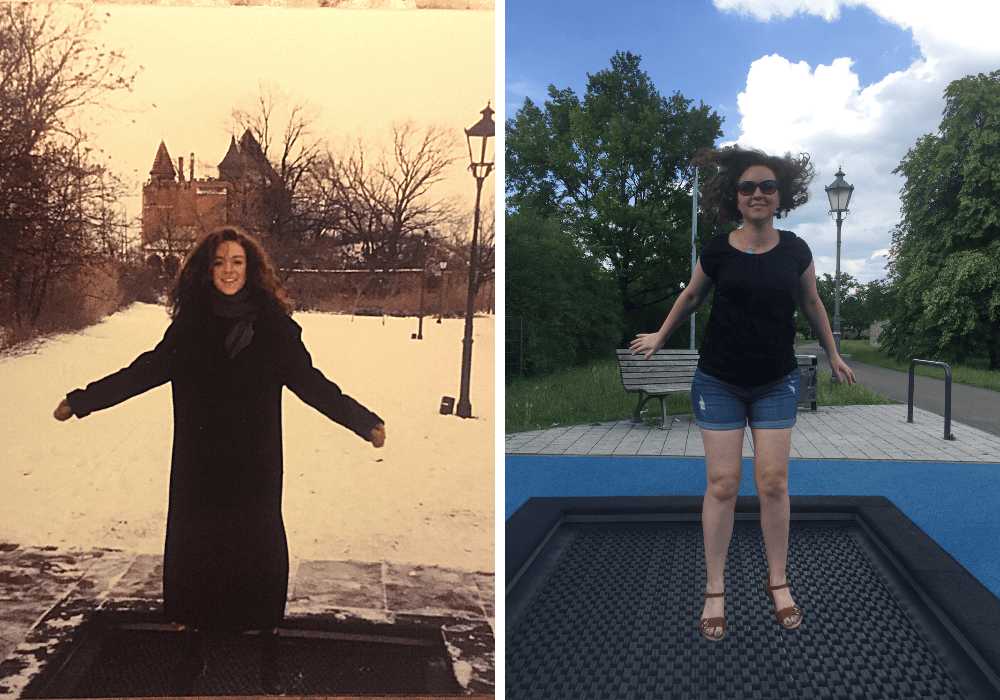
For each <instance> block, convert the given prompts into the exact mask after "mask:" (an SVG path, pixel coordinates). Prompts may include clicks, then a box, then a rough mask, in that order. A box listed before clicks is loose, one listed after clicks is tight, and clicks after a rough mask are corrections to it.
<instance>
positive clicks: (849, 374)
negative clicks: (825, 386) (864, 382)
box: [830, 356, 858, 386]
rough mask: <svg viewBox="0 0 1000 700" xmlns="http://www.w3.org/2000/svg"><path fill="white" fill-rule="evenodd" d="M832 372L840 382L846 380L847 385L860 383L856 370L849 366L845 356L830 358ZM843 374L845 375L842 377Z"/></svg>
mask: <svg viewBox="0 0 1000 700" xmlns="http://www.w3.org/2000/svg"><path fill="white" fill-rule="evenodd" d="M830 372H831V373H832V374H833V376H834V377H836V378H837V381H838V382H842V381H845V380H846V381H847V386H851V385H852V384H857V383H858V380H857V378H856V377H855V376H854V370H852V369H851V368H850V367H848V366H847V363H846V362H844V360H843V358H841V357H839V356H838V357H836V358H834V359H832V360H830ZM841 375H843V377H841Z"/></svg>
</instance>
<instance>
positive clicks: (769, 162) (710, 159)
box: [692, 146, 816, 224]
mask: <svg viewBox="0 0 1000 700" xmlns="http://www.w3.org/2000/svg"><path fill="white" fill-rule="evenodd" d="M692 162H693V164H694V165H697V166H698V167H700V168H704V167H708V166H713V165H714V166H716V167H718V168H719V172H717V173H716V174H715V175H713V176H712V177H711V178H709V180H708V181H707V182H706V183H705V184H704V185H702V186H701V189H700V192H699V199H700V200H701V204H702V218H703V219H704V220H705V221H708V222H712V221H715V222H716V223H730V224H739V223H740V222H742V221H743V214H742V212H740V210H739V207H738V206H737V204H736V202H737V187H738V186H739V182H740V176H741V175H742V174H743V173H745V172H746V170H747V168H750V167H752V166H754V165H763V166H765V167H767V168H770V169H771V170H773V171H774V175H775V177H777V179H778V192H779V193H780V195H781V202H780V203H779V204H778V209H777V211H776V212H775V215H774V216H775V218H777V219H780V218H781V217H782V216H783V215H785V214H787V213H788V212H790V211H791V210H792V209H794V208H795V207H798V206H801V205H803V204H805V203H806V202H808V201H809V189H808V188H809V183H811V182H812V181H813V178H814V177H815V175H816V173H815V170H814V169H813V166H812V163H810V162H809V154H808V153H800V154H799V155H798V156H792V154H791V153H786V154H785V155H784V157H782V158H779V157H777V156H769V155H767V154H766V153H764V152H763V151H758V150H755V149H746V148H740V147H739V146H727V147H725V148H721V149H718V150H716V149H714V148H702V149H701V150H699V151H698V153H697V154H696V155H695V157H694V161H692Z"/></svg>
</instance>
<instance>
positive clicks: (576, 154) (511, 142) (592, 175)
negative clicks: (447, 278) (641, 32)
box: [505, 52, 722, 331]
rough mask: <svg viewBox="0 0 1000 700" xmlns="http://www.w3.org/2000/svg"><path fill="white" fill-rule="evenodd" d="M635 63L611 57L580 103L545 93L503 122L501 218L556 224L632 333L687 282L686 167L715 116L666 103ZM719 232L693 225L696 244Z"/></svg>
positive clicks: (709, 135)
mask: <svg viewBox="0 0 1000 700" xmlns="http://www.w3.org/2000/svg"><path fill="white" fill-rule="evenodd" d="M639 62H640V57H639V56H636V55H634V54H632V53H630V52H626V53H621V52H618V53H616V54H615V55H614V57H613V58H612V59H611V68H610V69H605V70H601V71H599V72H597V73H596V74H594V75H588V83H587V92H586V94H585V95H584V97H583V99H582V100H581V99H580V98H579V97H577V95H576V94H574V92H573V91H572V90H570V89H564V90H558V89H556V88H555V86H551V85H550V86H549V100H548V101H546V103H545V108H544V110H543V109H540V108H539V107H537V106H536V105H535V104H533V103H532V102H531V100H530V99H526V100H525V102H524V106H523V107H522V108H521V109H520V110H518V111H517V113H516V115H515V116H514V117H513V118H512V119H509V120H507V124H506V181H505V186H506V193H507V207H508V209H510V210H513V211H534V212H537V213H538V214H539V215H540V216H542V217H545V218H552V219H554V220H556V221H559V222H560V223H561V224H562V226H563V230H565V231H567V232H569V233H571V234H572V235H573V236H575V237H576V239H577V241H578V243H579V245H580V246H581V247H582V248H583V249H584V250H586V251H587V253H589V254H590V255H593V256H594V257H595V258H597V259H599V260H601V261H602V262H604V263H605V264H606V265H607V267H608V268H609V269H610V270H612V271H613V273H614V282H615V284H616V290H617V296H618V300H619V304H620V305H621V307H622V309H623V310H624V312H625V313H626V315H627V317H628V319H629V325H630V326H631V327H632V330H636V329H638V330H647V331H648V330H650V328H649V323H650V321H649V320H648V319H647V318H646V317H647V316H649V315H652V316H654V317H656V319H657V320H655V325H657V326H658V325H659V324H660V323H662V319H663V316H664V315H665V313H666V311H665V310H664V309H667V310H668V309H669V304H670V303H672V301H673V300H674V299H675V298H676V297H677V295H678V294H679V293H680V291H681V289H682V286H681V285H682V284H683V283H686V282H687V281H688V280H689V279H690V277H691V183H692V181H693V179H694V168H693V167H692V166H691V160H692V158H693V157H694V155H695V153H696V152H697V150H698V149H699V148H701V147H703V146H711V145H713V144H714V143H715V140H716V139H717V138H719V137H720V136H721V135H722V128H721V127H722V117H720V116H718V115H717V114H716V113H714V112H712V111H711V110H710V108H709V107H707V106H706V105H704V104H700V105H699V106H698V107H692V101H691V100H688V99H685V98H684V97H683V96H682V95H681V94H680V93H679V92H676V93H674V94H673V95H672V96H670V97H662V96H661V95H660V94H659V93H658V92H657V90H656V88H655V87H654V86H653V83H652V81H651V80H650V78H649V76H648V75H647V74H646V73H644V72H643V71H642V70H640V68H639ZM708 175H709V173H702V174H701V176H702V177H707V176H708ZM721 230H722V229H720V228H717V227H714V226H708V225H700V226H699V247H700V246H702V245H704V244H705V243H707V241H708V239H709V238H710V237H711V236H712V235H714V234H715V233H717V232H719V231H721ZM507 269H508V274H510V272H509V271H510V269H511V268H510V264H509V263H508V267H507ZM508 279H509V278H508ZM510 287H511V285H510V283H509V282H508V289H510ZM653 310H655V313H654V312H653Z"/></svg>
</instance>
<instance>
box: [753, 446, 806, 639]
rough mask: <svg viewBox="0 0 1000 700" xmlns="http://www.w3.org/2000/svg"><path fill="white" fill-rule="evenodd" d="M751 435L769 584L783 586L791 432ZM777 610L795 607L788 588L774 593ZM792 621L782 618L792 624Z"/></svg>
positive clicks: (786, 546) (786, 540)
mask: <svg viewBox="0 0 1000 700" xmlns="http://www.w3.org/2000/svg"><path fill="white" fill-rule="evenodd" d="M751 433H752V434H753V445H754V450H753V453H754V460H753V478H754V483H755V484H756V486H757V495H758V496H759V497H760V527H761V530H762V531H763V533H764V546H765V548H766V549H767V566H768V571H769V572H770V583H771V585H772V586H777V585H781V584H783V583H785V582H786V581H785V566H786V564H787V561H788V524H789V519H790V517H791V508H790V505H789V500H788V455H789V450H790V448H791V443H792V429H791V428H781V429H776V430H765V429H760V428H751ZM774 599H775V602H776V603H777V606H778V607H777V609H778V610H782V609H784V608H790V607H791V606H792V605H794V604H795V601H794V600H793V598H792V594H791V591H790V590H789V589H788V588H779V589H778V590H776V591H774ZM794 621H795V619H794V618H791V617H789V618H785V622H786V623H787V624H792V623H793V622H794Z"/></svg>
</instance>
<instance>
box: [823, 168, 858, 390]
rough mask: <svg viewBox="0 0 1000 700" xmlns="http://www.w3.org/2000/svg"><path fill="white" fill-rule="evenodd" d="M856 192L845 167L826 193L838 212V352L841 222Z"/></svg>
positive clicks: (833, 380)
mask: <svg viewBox="0 0 1000 700" xmlns="http://www.w3.org/2000/svg"><path fill="white" fill-rule="evenodd" d="M853 192H854V185H849V184H847V182H846V181H845V180H844V169H843V168H838V169H837V179H836V180H834V181H833V184H830V185H827V187H826V195H827V196H828V197H829V198H830V212H829V213H831V214H833V213H834V212H836V213H837V277H836V284H835V291H834V302H833V305H834V311H833V342H834V343H835V344H836V346H837V354H840V224H841V221H843V215H844V214H849V213H850V212H849V211H848V209H847V205H848V204H849V203H850V201H851V194H852V193H853ZM830 383H831V384H836V383H837V379H836V377H835V376H832V375H831V377H830Z"/></svg>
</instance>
